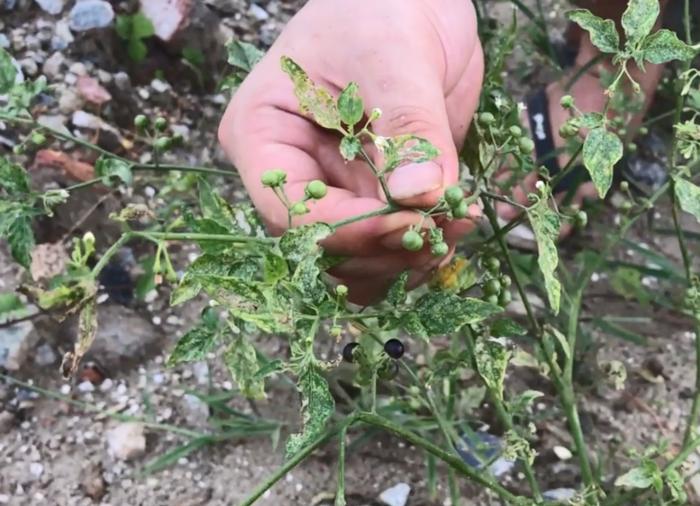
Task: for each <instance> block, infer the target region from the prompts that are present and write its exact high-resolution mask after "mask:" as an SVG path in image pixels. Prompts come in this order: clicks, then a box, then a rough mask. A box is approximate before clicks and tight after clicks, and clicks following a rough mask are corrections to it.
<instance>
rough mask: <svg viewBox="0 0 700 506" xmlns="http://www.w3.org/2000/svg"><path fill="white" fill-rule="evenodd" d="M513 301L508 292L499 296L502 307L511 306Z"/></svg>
mask: <svg viewBox="0 0 700 506" xmlns="http://www.w3.org/2000/svg"><path fill="white" fill-rule="evenodd" d="M511 300H513V296H512V295H511V294H510V292H509V291H508V290H503V291H502V292H501V293H500V294H498V305H499V306H501V307H506V306H507V305H508V304H510V301H511Z"/></svg>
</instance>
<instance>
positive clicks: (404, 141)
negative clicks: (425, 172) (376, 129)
mask: <svg viewBox="0 0 700 506" xmlns="http://www.w3.org/2000/svg"><path fill="white" fill-rule="evenodd" d="M374 144H375V146H376V147H377V149H379V151H380V152H381V153H382V155H383V156H384V168H383V169H382V171H383V172H385V173H386V172H391V171H392V170H394V169H395V168H396V167H398V166H399V165H403V164H406V163H424V162H428V161H430V160H433V159H435V158H436V157H437V156H438V155H439V154H440V151H439V150H438V148H436V147H435V146H433V145H432V144H431V143H430V141H429V140H427V139H424V138H422V137H418V136H416V135H410V134H407V135H399V136H397V137H377V138H376V139H375V141H374Z"/></svg>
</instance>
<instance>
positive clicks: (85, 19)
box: [68, 0, 114, 32]
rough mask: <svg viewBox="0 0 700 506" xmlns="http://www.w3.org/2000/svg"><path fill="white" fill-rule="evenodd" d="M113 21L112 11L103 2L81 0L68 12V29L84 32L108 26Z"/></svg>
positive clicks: (110, 6)
mask: <svg viewBox="0 0 700 506" xmlns="http://www.w3.org/2000/svg"><path fill="white" fill-rule="evenodd" d="M113 19H114V9H112V5H111V4H110V3H109V2H105V1H104V0H83V1H82V2H78V3H76V4H75V5H74V6H73V8H72V9H71V11H70V14H69V18H68V22H69V26H70V29H71V30H73V31H75V32H84V31H86V30H92V29H94V28H104V27H106V26H109V25H110V24H111V23H112V20H113Z"/></svg>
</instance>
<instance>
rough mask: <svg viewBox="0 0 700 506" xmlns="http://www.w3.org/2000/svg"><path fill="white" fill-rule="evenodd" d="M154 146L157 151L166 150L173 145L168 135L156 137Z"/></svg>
mask: <svg viewBox="0 0 700 506" xmlns="http://www.w3.org/2000/svg"><path fill="white" fill-rule="evenodd" d="M155 146H156V149H157V150H158V151H167V150H169V149H170V148H171V147H172V146H173V140H172V139H171V138H170V137H158V138H157V139H156V142H155Z"/></svg>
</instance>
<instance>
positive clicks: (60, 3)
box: [35, 0, 65, 16]
mask: <svg viewBox="0 0 700 506" xmlns="http://www.w3.org/2000/svg"><path fill="white" fill-rule="evenodd" d="M35 1H36V3H38V4H39V7H41V8H42V9H43V10H44V11H45V12H47V13H49V14H51V15H54V16H55V15H56V14H60V13H61V11H62V10H63V7H64V5H65V2H64V0H35Z"/></svg>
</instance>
